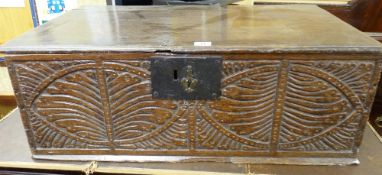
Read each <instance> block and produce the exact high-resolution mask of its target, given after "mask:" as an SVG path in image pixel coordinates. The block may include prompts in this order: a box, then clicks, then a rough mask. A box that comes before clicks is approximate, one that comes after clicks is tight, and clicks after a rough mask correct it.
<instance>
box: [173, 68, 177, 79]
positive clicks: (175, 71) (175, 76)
mask: <svg viewBox="0 0 382 175" xmlns="http://www.w3.org/2000/svg"><path fill="white" fill-rule="evenodd" d="M173 76H174V80H178V70H176V69H175V70H174V75H173Z"/></svg>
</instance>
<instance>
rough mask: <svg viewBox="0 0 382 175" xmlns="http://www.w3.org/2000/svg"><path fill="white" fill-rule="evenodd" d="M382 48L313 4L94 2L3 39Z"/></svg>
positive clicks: (56, 48) (102, 47) (263, 49)
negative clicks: (141, 4)
mask: <svg viewBox="0 0 382 175" xmlns="http://www.w3.org/2000/svg"><path fill="white" fill-rule="evenodd" d="M84 51H86V52H136V51H140V52H156V51H162V52H163V51H164V52H167V51H168V52H203V51H204V52H215V51H218V52H239V51H244V52H260V53H269V52H381V44H380V43H378V42H377V41H375V40H374V39H372V38H370V37H368V36H366V35H365V34H363V33H362V32H360V31H358V30H357V29H355V28H353V27H352V26H350V25H348V24H346V23H345V22H342V21H341V20H339V19H337V18H336V17H334V16H333V15H331V14H329V13H328V12H326V11H325V10H322V9H321V8H319V7H317V6H314V5H274V6H253V7H252V6H249V7H248V6H228V7H225V8H223V7H219V6H146V7H89V8H84V9H77V10H72V11H70V12H68V13H66V14H64V15H63V16H61V17H58V18H56V19H54V20H52V21H50V22H48V23H47V24H44V25H42V26H40V27H38V28H36V29H34V30H32V31H29V32H27V33H25V34H24V35H22V36H20V37H18V38H16V39H14V40H12V41H10V42H8V43H6V44H5V45H3V46H2V47H1V49H0V52H5V53H73V52H84Z"/></svg>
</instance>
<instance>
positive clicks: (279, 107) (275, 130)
mask: <svg viewBox="0 0 382 175" xmlns="http://www.w3.org/2000/svg"><path fill="white" fill-rule="evenodd" d="M280 64H281V66H280V70H279V73H278V74H279V75H278V76H279V78H278V85H277V92H276V93H277V94H276V104H275V108H276V109H275V112H274V119H273V124H272V134H271V135H272V137H271V145H270V152H271V153H273V154H275V153H276V152H277V149H278V144H279V135H280V124H281V117H282V113H283V108H284V100H285V89H286V84H287V79H288V65H289V61H288V60H283V61H281V63H280Z"/></svg>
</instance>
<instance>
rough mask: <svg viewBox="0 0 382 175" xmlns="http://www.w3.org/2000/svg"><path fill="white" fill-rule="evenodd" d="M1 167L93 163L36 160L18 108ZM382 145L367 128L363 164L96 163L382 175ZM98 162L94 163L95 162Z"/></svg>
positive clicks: (139, 168) (158, 170)
mask: <svg viewBox="0 0 382 175" xmlns="http://www.w3.org/2000/svg"><path fill="white" fill-rule="evenodd" d="M0 155H1V156H0V167H8V168H9V167H10V168H27V169H44V170H64V171H69V170H72V171H86V170H87V168H88V167H89V165H90V162H73V161H48V160H34V159H32V158H31V152H30V150H29V146H28V143H27V138H26V135H25V133H24V130H23V126H22V122H21V118H20V114H19V111H18V109H15V110H14V111H13V112H11V113H10V114H9V115H8V116H7V117H6V118H5V119H3V120H2V121H1V122H0ZM381 155H382V144H381V142H380V141H379V140H378V138H377V136H376V135H374V133H373V132H372V130H371V129H370V127H366V131H365V136H364V141H363V144H362V146H361V150H360V154H359V160H360V162H361V164H360V165H351V166H298V165H259V164H232V163H215V162H199V163H128V162H119V163H118V162H96V164H97V168H93V170H94V171H95V172H101V173H102V172H103V173H105V172H111V173H118V174H122V173H131V174H180V173H182V174H183V175H187V174H190V175H191V174H200V173H201V172H203V173H204V174H248V173H249V172H251V173H254V174H287V175H288V174H291V175H299V174H301V175H305V174H309V175H316V174H336V175H358V174H382V156H381ZM93 165H94V164H93Z"/></svg>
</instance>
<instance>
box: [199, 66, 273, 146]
mask: <svg viewBox="0 0 382 175" xmlns="http://www.w3.org/2000/svg"><path fill="white" fill-rule="evenodd" d="M240 64H242V62H241V63H240V62H234V61H232V62H229V61H227V62H225V64H224V71H225V77H224V79H223V81H222V82H223V88H222V96H221V97H220V100H219V101H213V102H208V103H207V105H206V110H205V112H204V113H203V112H201V116H202V117H203V118H206V117H207V118H208V119H207V121H209V122H215V123H216V124H215V125H212V126H215V127H217V128H218V129H219V130H220V132H223V133H230V134H228V135H229V137H231V138H234V139H235V140H237V141H238V142H242V143H241V144H247V145H251V146H255V147H256V146H258V147H262V148H265V147H268V144H269V141H270V137H271V135H270V133H271V128H272V120H273V112H274V103H275V95H276V89H277V80H278V66H279V64H278V63H274V64H272V63H262V62H248V63H245V65H246V66H248V65H249V66H248V67H246V66H244V65H240ZM207 111H208V112H207ZM204 130H205V129H204ZM211 132H213V131H211ZM213 133H214V132H213ZM216 134H217V133H216ZM219 138H222V139H223V137H216V138H214V139H212V140H214V141H212V142H216V143H224V142H223V141H221V140H219Z"/></svg>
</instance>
